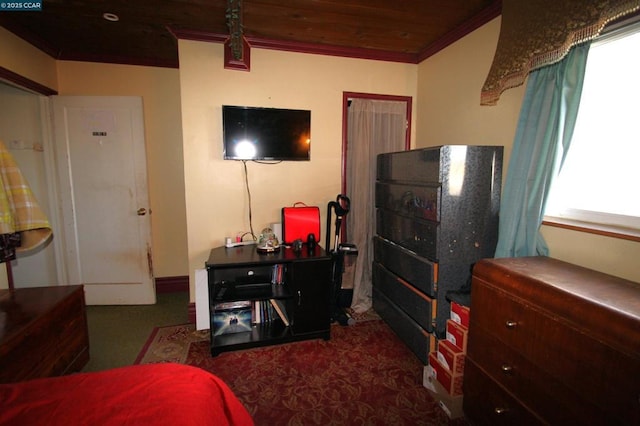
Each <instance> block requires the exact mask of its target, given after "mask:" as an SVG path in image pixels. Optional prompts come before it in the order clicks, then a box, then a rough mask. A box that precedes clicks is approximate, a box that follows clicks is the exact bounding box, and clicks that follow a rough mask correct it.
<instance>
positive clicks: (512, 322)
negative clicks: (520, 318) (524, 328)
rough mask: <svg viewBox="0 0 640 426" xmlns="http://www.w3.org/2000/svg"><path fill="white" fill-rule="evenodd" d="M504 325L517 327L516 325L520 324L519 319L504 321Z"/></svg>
mask: <svg viewBox="0 0 640 426" xmlns="http://www.w3.org/2000/svg"><path fill="white" fill-rule="evenodd" d="M504 325H505V326H506V327H507V328H516V326H517V325H518V322H517V321H507V322H505V323H504Z"/></svg>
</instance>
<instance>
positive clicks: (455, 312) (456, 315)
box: [449, 302, 470, 328]
mask: <svg viewBox="0 0 640 426" xmlns="http://www.w3.org/2000/svg"><path fill="white" fill-rule="evenodd" d="M469 312H470V309H469V307H468V306H464V305H461V304H459V303H456V302H451V310H450V312H449V317H450V318H451V320H452V321H453V322H456V323H458V324H460V325H461V326H463V327H467V328H469Z"/></svg>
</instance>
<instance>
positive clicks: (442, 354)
mask: <svg viewBox="0 0 640 426" xmlns="http://www.w3.org/2000/svg"><path fill="white" fill-rule="evenodd" d="M436 356H437V358H438V361H440V363H441V364H443V365H445V366H446V367H447V368H448V369H449V371H451V372H452V373H453V374H463V373H464V360H465V358H466V355H465V353H464V352H463V351H462V349H460V348H459V347H457V346H456V345H454V344H453V343H451V342H450V341H448V340H439V341H438V351H437V352H436Z"/></svg>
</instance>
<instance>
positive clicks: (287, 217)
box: [282, 203, 320, 245]
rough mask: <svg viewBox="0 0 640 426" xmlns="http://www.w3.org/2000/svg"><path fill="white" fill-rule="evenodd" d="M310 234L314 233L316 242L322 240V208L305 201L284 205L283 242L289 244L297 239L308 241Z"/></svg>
mask: <svg viewBox="0 0 640 426" xmlns="http://www.w3.org/2000/svg"><path fill="white" fill-rule="evenodd" d="M309 234H313V235H314V237H315V239H316V242H318V243H319V242H320V209H319V208H318V207H317V206H307V205H305V204H304V203H295V204H294V205H293V207H283V208H282V242H283V243H284V244H287V245H288V244H291V243H293V242H294V241H295V240H297V239H301V240H302V241H303V242H306V241H307V236H308V235H309Z"/></svg>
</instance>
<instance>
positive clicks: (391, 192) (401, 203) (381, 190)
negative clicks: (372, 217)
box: [376, 182, 440, 222]
mask: <svg viewBox="0 0 640 426" xmlns="http://www.w3.org/2000/svg"><path fill="white" fill-rule="evenodd" d="M376 207H381V208H385V209H387V210H391V211H394V212H396V213H400V214H403V215H406V216H413V217H417V218H420V219H427V220H432V221H434V222H439V221H440V186H439V185H437V184H434V185H416V184H399V183H386V182H376Z"/></svg>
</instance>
